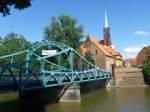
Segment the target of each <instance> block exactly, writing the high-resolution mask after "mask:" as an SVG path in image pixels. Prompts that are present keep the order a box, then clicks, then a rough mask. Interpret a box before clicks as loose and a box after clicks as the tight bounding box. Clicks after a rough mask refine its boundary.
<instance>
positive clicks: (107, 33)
mask: <svg viewBox="0 0 150 112" xmlns="http://www.w3.org/2000/svg"><path fill="white" fill-rule="evenodd" d="M103 35H104V45H105V46H110V47H111V46H112V42H111V35H110V27H109V25H108V18H107V13H106V11H105V25H104V28H103Z"/></svg>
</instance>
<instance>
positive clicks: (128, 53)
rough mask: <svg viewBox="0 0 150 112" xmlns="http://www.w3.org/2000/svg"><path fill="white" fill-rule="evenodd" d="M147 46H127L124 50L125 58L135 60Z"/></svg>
mask: <svg viewBox="0 0 150 112" xmlns="http://www.w3.org/2000/svg"><path fill="white" fill-rule="evenodd" d="M145 46H147V44H143V45H141V46H127V47H125V48H124V50H123V53H122V54H123V57H124V58H135V57H136V56H137V54H138V53H139V52H140V51H141V49H142V48H143V47H145Z"/></svg>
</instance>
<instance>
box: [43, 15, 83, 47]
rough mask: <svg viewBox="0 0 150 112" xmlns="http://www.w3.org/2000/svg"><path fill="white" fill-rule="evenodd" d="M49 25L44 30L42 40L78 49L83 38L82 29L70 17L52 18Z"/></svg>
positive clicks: (75, 20)
mask: <svg viewBox="0 0 150 112" xmlns="http://www.w3.org/2000/svg"><path fill="white" fill-rule="evenodd" d="M51 21H52V22H51V24H50V25H48V26H46V27H45V28H44V39H46V40H54V41H58V42H62V43H64V44H67V45H69V46H70V47H73V48H74V49H78V48H79V47H80V41H81V39H82V38H83V27H82V26H81V25H78V21H77V19H75V18H71V17H70V16H66V15H62V16H59V17H58V18H57V19H56V18H55V17H52V19H51Z"/></svg>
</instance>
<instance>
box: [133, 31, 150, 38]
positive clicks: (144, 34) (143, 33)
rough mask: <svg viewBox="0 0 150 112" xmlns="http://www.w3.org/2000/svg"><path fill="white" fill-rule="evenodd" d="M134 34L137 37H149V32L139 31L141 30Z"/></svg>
mask: <svg viewBox="0 0 150 112" xmlns="http://www.w3.org/2000/svg"><path fill="white" fill-rule="evenodd" d="M134 34H135V35H137V36H144V37H146V36H149V35H150V33H149V32H146V31H141V30H139V31H136V32H134Z"/></svg>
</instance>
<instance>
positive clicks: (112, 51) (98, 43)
mask: <svg viewBox="0 0 150 112" xmlns="http://www.w3.org/2000/svg"><path fill="white" fill-rule="evenodd" d="M88 39H89V40H90V41H91V42H93V43H94V44H95V45H96V46H97V47H98V48H99V50H101V51H102V52H103V53H104V55H106V56H110V57H114V58H115V57H116V56H121V55H120V53H118V52H116V51H115V49H113V48H111V47H110V46H104V45H103V44H102V41H97V40H96V39H95V38H89V37H88ZM81 50H82V51H83V53H85V52H86V50H87V48H84V46H83V45H82V46H81Z"/></svg>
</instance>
